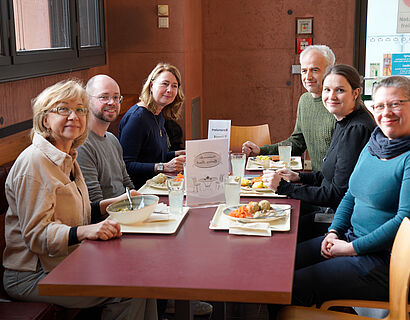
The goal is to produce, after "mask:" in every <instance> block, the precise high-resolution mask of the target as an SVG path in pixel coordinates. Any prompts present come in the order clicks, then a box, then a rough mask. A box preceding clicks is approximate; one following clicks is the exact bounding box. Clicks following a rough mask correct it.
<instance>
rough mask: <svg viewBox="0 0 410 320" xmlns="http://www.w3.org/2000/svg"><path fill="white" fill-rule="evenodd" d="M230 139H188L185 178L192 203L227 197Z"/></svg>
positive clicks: (188, 195)
mask: <svg viewBox="0 0 410 320" xmlns="http://www.w3.org/2000/svg"><path fill="white" fill-rule="evenodd" d="M228 146H229V142H228V139H207V140H205V139H204V140H188V141H186V164H185V182H186V189H187V190H186V195H187V197H186V199H187V205H188V206H198V205H203V204H210V203H222V202H224V201H225V194H224V186H223V181H224V177H225V176H227V175H228V174H229V153H228Z"/></svg>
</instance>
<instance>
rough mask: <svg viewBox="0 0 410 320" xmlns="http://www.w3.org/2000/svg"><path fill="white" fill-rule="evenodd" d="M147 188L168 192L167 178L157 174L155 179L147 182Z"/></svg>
mask: <svg viewBox="0 0 410 320" xmlns="http://www.w3.org/2000/svg"><path fill="white" fill-rule="evenodd" d="M147 186H149V187H151V188H155V189H160V190H168V189H167V176H166V175H165V174H163V173H159V174H157V175H156V176H155V177H153V178H151V179H149V180H147Z"/></svg>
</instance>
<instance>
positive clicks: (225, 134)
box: [208, 120, 231, 146]
mask: <svg viewBox="0 0 410 320" xmlns="http://www.w3.org/2000/svg"><path fill="white" fill-rule="evenodd" d="M219 138H223V139H228V146H229V140H230V138H231V120H209V121H208V139H219Z"/></svg>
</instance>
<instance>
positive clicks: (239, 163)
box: [230, 153, 246, 178]
mask: <svg viewBox="0 0 410 320" xmlns="http://www.w3.org/2000/svg"><path fill="white" fill-rule="evenodd" d="M230 157H231V165H232V175H233V176H237V177H241V178H243V176H244V175H245V164H246V154H245V153H231V155H230Z"/></svg>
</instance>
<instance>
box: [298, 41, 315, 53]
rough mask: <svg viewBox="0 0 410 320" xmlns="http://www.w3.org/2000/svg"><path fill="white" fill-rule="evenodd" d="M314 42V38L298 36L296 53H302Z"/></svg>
mask: <svg viewBox="0 0 410 320" xmlns="http://www.w3.org/2000/svg"><path fill="white" fill-rule="evenodd" d="M312 44H313V38H296V53H301V52H302V51H303V49H305V48H306V47H307V46H310V45H312Z"/></svg>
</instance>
